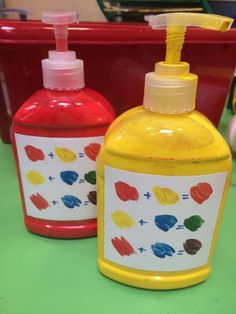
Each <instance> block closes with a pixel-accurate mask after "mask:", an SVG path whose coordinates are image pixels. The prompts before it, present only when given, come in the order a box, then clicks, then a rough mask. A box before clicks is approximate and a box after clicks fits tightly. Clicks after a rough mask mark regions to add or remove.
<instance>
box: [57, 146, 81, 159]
mask: <svg viewBox="0 0 236 314" xmlns="http://www.w3.org/2000/svg"><path fill="white" fill-rule="evenodd" d="M55 153H56V154H57V157H58V158H59V159H60V161H61V162H72V161H74V160H76V158H77V156H76V154H75V153H74V152H73V151H72V150H70V149H69V148H65V147H56V148H55Z"/></svg>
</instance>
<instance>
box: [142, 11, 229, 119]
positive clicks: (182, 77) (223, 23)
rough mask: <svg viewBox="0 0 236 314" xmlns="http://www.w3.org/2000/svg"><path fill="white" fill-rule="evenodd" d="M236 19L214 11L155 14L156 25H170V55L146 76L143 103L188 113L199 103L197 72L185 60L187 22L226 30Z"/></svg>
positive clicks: (153, 22) (153, 23) (164, 110)
mask: <svg viewBox="0 0 236 314" xmlns="http://www.w3.org/2000/svg"><path fill="white" fill-rule="evenodd" d="M232 23H233V19H231V18H228V17H224V16H220V15H213V14H200V13H168V14H161V15H156V16H154V17H152V18H151V19H150V21H149V25H150V26H151V27H152V28H153V29H157V28H163V27H166V59H165V61H163V62H158V63H156V65H155V71H154V72H151V73H147V74H146V76H145V87H144V100H143V105H144V107H145V108H146V109H148V110H151V111H156V112H160V113H169V114H175V113H184V112H189V111H191V110H193V109H194V107H195V99H196V91H197V75H195V74H192V73H189V64H188V63H186V62H181V50H182V47H183V43H184V38H185V32H186V28H187V26H198V27H203V28H207V29H212V30H216V31H221V32H225V31H227V30H228V29H230V26H231V25H232Z"/></svg>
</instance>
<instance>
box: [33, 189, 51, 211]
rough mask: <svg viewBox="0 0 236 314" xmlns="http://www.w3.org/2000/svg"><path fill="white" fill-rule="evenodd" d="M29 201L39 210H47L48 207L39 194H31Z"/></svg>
mask: <svg viewBox="0 0 236 314" xmlns="http://www.w3.org/2000/svg"><path fill="white" fill-rule="evenodd" d="M30 200H31V202H32V203H33V204H34V205H35V206H36V207H37V208H38V209H39V210H43V209H47V208H48V207H50V205H49V204H48V202H47V201H46V200H45V198H44V197H43V196H42V195H40V194H39V193H37V194H32V195H31V196H30Z"/></svg>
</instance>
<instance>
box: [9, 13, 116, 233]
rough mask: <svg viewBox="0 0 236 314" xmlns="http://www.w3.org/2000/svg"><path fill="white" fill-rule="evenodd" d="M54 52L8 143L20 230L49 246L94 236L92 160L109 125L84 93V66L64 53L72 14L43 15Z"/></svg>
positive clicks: (104, 109) (94, 96) (103, 104)
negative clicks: (56, 240) (50, 240)
mask: <svg viewBox="0 0 236 314" xmlns="http://www.w3.org/2000/svg"><path fill="white" fill-rule="evenodd" d="M42 20H43V22H45V23H48V24H53V26H54V32H55V37H56V50H55V51H49V56H48V59H44V60H42V70H43V84H44V89H41V90H39V91H37V92H36V93H35V94H33V95H32V96H31V97H30V98H29V99H28V100H27V101H26V102H25V103H24V104H23V105H22V106H21V108H20V109H19V110H18V111H17V113H16V115H15V117H14V119H13V126H12V143H13V148H14V153H15V159H16V166H17V172H18V179H19V185H20V191H21V197H22V204H23V208H24V219H25V225H26V227H27V229H28V230H29V231H31V232H33V233H37V234H40V235H43V236H48V237H55V238H79V237H88V236H93V235H96V229H97V228H96V227H97V221H96V216H97V213H96V203H97V199H96V172H95V171H96V156H97V154H98V152H99V149H100V145H101V142H102V140H103V136H104V134H105V132H106V130H107V128H108V126H109V125H110V123H111V122H112V121H113V119H114V113H113V110H112V108H111V106H110V104H109V103H108V101H107V100H106V99H105V98H104V97H103V96H102V95H100V94H99V93H97V92H96V91H94V90H91V89H88V88H86V87H84V64H83V61H82V60H79V59H76V55H75V52H74V51H70V50H68V47H67V33H68V31H67V27H68V24H70V23H73V22H75V21H76V20H77V13H75V12H45V13H43V18H42Z"/></svg>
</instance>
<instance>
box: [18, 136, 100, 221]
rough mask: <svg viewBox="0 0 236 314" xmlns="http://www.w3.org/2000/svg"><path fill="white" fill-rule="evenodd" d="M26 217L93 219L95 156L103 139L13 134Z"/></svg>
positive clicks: (94, 209)
mask: <svg viewBox="0 0 236 314" xmlns="http://www.w3.org/2000/svg"><path fill="white" fill-rule="evenodd" d="M15 139H16V147H17V154H18V159H19V167H20V173H21V180H22V184H23V190H24V199H25V207H26V212H27V215H29V216H32V217H36V218H41V219H48V220H64V221H66V220H84V219H92V218H96V216H97V215H96V190H97V189H96V172H95V170H96V156H97V154H98V151H99V148H100V143H101V142H102V139H103V137H102V136H99V137H89V138H54V137H37V136H28V135H21V134H15Z"/></svg>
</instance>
